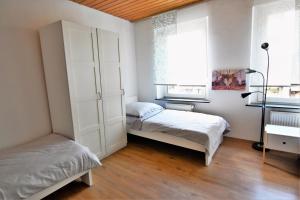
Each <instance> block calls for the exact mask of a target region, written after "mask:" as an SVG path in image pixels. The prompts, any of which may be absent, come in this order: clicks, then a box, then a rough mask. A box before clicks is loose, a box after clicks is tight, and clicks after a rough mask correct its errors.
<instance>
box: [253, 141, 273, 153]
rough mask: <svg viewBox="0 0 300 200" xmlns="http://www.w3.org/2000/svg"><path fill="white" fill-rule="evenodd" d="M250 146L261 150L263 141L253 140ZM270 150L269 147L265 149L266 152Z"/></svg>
mask: <svg viewBox="0 0 300 200" xmlns="http://www.w3.org/2000/svg"><path fill="white" fill-rule="evenodd" d="M252 148H253V149H255V150H257V151H263V150H264V143H262V142H254V143H253V144H252ZM268 151H270V149H266V152H268Z"/></svg>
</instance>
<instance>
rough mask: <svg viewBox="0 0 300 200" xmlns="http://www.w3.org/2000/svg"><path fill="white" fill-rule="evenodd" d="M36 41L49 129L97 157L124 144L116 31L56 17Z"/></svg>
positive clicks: (124, 122) (123, 120)
mask: <svg viewBox="0 0 300 200" xmlns="http://www.w3.org/2000/svg"><path fill="white" fill-rule="evenodd" d="M40 39H41V47H42V56H43V64H44V72H45V79H46V86H47V93H48V100H49V108H50V114H51V121H52V129H53V132H56V133H60V134H62V135H64V136H66V137H69V138H72V139H74V140H75V141H77V142H79V143H80V144H83V145H85V146H87V147H89V148H90V150H91V151H92V152H94V153H96V154H97V156H98V157H99V158H103V157H105V156H108V155H110V154H111V153H113V152H115V151H117V150H119V149H120V148H122V147H124V146H126V144H127V137H126V121H125V120H126V116H125V102H124V90H123V88H122V85H123V84H122V78H121V69H120V56H119V37H118V34H116V33H113V32H110V31H105V30H101V29H98V28H93V27H88V26H82V25H78V24H75V23H71V22H66V21H59V22H56V23H54V24H50V25H48V26H46V27H44V28H42V29H41V30H40Z"/></svg>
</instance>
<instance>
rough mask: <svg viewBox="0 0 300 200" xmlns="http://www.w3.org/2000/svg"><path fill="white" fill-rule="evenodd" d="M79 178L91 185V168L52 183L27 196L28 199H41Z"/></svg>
mask: <svg viewBox="0 0 300 200" xmlns="http://www.w3.org/2000/svg"><path fill="white" fill-rule="evenodd" d="M77 179H80V180H81V181H82V182H84V183H85V184H87V185H88V186H92V185H93V179H92V171H91V170H87V171H84V172H81V173H79V174H76V175H74V176H71V177H69V178H67V179H64V180H63V181H61V182H59V183H56V184H55V185H52V186H50V187H48V188H46V189H44V190H42V191H40V192H38V193H36V194H34V195H32V196H31V197H29V198H28V200H38V199H42V198H44V197H46V196H48V195H49V194H52V193H53V192H55V191H56V190H58V189H60V188H62V187H64V186H65V185H67V184H69V183H71V182H72V181H74V180H77Z"/></svg>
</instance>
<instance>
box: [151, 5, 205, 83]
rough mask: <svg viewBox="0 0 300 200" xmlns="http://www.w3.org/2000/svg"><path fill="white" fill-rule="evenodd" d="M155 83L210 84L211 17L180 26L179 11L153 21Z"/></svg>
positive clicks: (163, 15)
mask: <svg viewBox="0 0 300 200" xmlns="http://www.w3.org/2000/svg"><path fill="white" fill-rule="evenodd" d="M153 28H154V29H153V30H154V71H155V80H154V83H155V84H169V85H186V86H197V85H206V84H207V73H208V72H207V17H205V18H201V19H193V20H189V21H184V22H181V23H177V14H176V11H173V12H171V13H164V14H161V15H159V16H156V17H154V18H153Z"/></svg>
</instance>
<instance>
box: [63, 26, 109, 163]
mask: <svg viewBox="0 0 300 200" xmlns="http://www.w3.org/2000/svg"><path fill="white" fill-rule="evenodd" d="M63 34H64V45H65V53H66V55H65V56H66V64H67V73H68V81H69V90H70V91H69V92H70V100H71V108H72V118H73V126H74V130H75V140H76V141H78V142H79V143H81V144H83V145H85V146H87V147H89V149H90V150H91V151H92V152H94V153H95V154H97V156H99V157H100V158H101V157H103V156H104V155H105V138H104V123H103V111H102V100H101V98H100V96H101V85H100V75H99V60H98V59H99V58H98V50H97V34H96V29H94V28H91V27H86V26H81V25H77V24H73V23H69V22H63Z"/></svg>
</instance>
